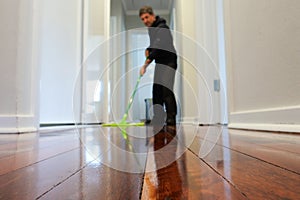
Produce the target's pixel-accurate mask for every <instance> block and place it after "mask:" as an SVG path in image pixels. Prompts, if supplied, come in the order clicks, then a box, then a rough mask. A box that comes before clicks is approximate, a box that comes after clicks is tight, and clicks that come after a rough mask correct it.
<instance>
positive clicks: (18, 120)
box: [0, 115, 38, 133]
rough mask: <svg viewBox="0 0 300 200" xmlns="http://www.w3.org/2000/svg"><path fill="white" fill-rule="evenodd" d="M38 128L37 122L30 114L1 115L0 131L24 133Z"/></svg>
mask: <svg viewBox="0 0 300 200" xmlns="http://www.w3.org/2000/svg"><path fill="white" fill-rule="evenodd" d="M37 130H38V124H36V123H35V118H34V116H32V115H18V116H10V115H1V116H0V133H24V132H33V131H37Z"/></svg>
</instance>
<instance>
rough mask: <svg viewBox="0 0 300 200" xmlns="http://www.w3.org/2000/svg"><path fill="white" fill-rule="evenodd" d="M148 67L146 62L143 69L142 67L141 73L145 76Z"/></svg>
mask: <svg viewBox="0 0 300 200" xmlns="http://www.w3.org/2000/svg"><path fill="white" fill-rule="evenodd" d="M146 68H147V65H146V64H144V65H143V66H142V67H141V69H140V75H141V76H144V74H145V73H146Z"/></svg>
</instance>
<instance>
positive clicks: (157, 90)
mask: <svg viewBox="0 0 300 200" xmlns="http://www.w3.org/2000/svg"><path fill="white" fill-rule="evenodd" d="M176 68H177V65H176V64H172V63H171V64H168V65H163V64H158V63H157V64H156V65H155V72H154V83H153V90H152V99H153V105H154V106H155V105H156V104H158V105H160V106H158V107H157V106H156V107H155V108H159V107H160V108H161V109H163V106H165V109H166V113H167V119H170V118H172V119H173V118H174V119H175V116H176V114H177V104H176V99H175V95H174V93H173V87H174V81H175V73H176ZM160 113H162V111H161V110H160V111H158V110H157V109H154V117H155V116H156V115H157V114H160Z"/></svg>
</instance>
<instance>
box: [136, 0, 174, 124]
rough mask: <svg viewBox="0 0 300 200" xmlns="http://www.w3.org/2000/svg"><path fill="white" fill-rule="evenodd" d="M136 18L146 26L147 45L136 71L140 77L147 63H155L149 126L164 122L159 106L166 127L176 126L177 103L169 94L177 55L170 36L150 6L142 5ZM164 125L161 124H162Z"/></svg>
mask: <svg viewBox="0 0 300 200" xmlns="http://www.w3.org/2000/svg"><path fill="white" fill-rule="evenodd" d="M139 16H140V19H141V20H142V21H143V23H144V24H145V26H147V27H148V34H149V38H150V46H149V47H148V48H147V49H146V50H145V55H146V57H147V59H146V61H145V64H144V65H143V66H142V67H141V69H140V74H141V75H144V74H145V73H146V69H147V67H148V66H149V64H150V63H151V62H152V61H153V60H155V63H156V65H155V72H154V83H153V90H152V100H153V107H154V116H153V119H152V123H153V124H155V123H160V122H159V121H160V120H162V119H164V118H165V117H164V111H163V106H165V108H166V113H167V117H166V124H167V125H170V126H174V125H176V114H177V104H176V99H175V96H174V93H173V87H174V79H175V72H176V69H177V55H176V50H175V48H174V45H173V37H172V35H171V32H170V29H169V27H168V26H167V24H166V20H165V19H163V18H161V17H159V16H156V15H155V14H154V12H153V9H152V8H151V7H150V6H144V7H142V8H141V9H140V12H139ZM163 123H164V122H163Z"/></svg>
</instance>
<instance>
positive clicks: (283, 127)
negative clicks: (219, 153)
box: [228, 123, 300, 133]
mask: <svg viewBox="0 0 300 200" xmlns="http://www.w3.org/2000/svg"><path fill="white" fill-rule="evenodd" d="M228 128H232V129H246V130H258V131H273V132H288V133H300V125H288V124H245V123H236V124H235V123H232V124H228Z"/></svg>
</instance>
